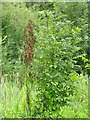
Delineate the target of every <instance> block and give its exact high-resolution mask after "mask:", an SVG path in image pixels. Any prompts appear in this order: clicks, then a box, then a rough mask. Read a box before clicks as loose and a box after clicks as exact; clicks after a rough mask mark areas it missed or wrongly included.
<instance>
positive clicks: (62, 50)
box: [31, 10, 79, 117]
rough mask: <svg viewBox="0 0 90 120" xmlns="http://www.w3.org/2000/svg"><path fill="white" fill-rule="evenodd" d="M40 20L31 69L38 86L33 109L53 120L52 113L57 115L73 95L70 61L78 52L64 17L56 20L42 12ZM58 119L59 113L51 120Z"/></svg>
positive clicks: (53, 13)
mask: <svg viewBox="0 0 90 120" xmlns="http://www.w3.org/2000/svg"><path fill="white" fill-rule="evenodd" d="M40 20H41V25H40V26H39V33H38V34H36V36H37V38H36V43H35V48H34V59H33V62H32V68H31V69H32V70H31V71H32V74H33V75H34V79H35V81H36V83H37V84H38V86H39V87H38V91H39V93H38V96H39V99H36V107H35V109H36V108H37V109H38V111H37V113H39V114H40V113H43V116H44V117H47V116H51V117H53V116H52V115H53V114H54V113H53V111H55V112H56V111H59V110H60V106H63V105H65V104H67V102H68V101H69V96H70V95H73V85H72V84H69V82H70V79H69V74H70V73H73V71H74V60H73V57H74V56H75V55H76V52H77V51H78V50H79V49H78V46H77V43H76V41H77V37H78V34H73V32H72V31H73V30H72V23H71V22H70V21H69V20H67V15H64V14H61V15H58V17H57V18H56V17H55V12H51V11H46V10H44V11H42V12H40ZM76 33H78V31H76ZM38 106H41V107H38ZM41 115H42V114H41ZM57 116H59V112H56V113H55V116H54V117H57Z"/></svg>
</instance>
